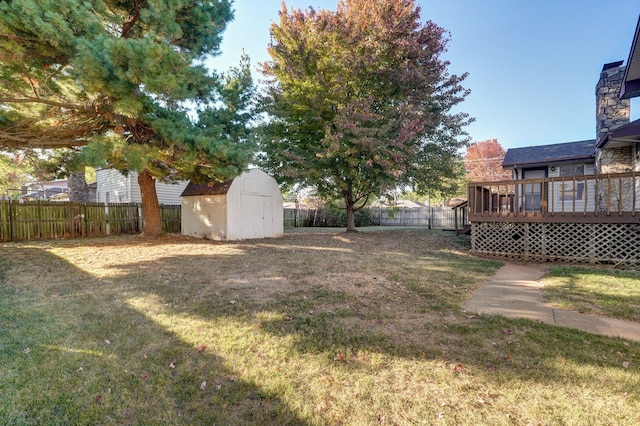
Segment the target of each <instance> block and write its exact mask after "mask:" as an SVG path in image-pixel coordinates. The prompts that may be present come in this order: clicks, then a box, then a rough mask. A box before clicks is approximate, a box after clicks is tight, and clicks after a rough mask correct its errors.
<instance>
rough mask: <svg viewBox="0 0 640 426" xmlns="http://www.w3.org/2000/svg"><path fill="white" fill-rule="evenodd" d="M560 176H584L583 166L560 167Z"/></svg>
mask: <svg viewBox="0 0 640 426" xmlns="http://www.w3.org/2000/svg"><path fill="white" fill-rule="evenodd" d="M560 176H584V164H570V165H568V166H560Z"/></svg>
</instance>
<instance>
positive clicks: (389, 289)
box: [0, 229, 640, 425]
mask: <svg viewBox="0 0 640 426" xmlns="http://www.w3.org/2000/svg"><path fill="white" fill-rule="evenodd" d="M467 247H468V242H467V241H466V240H464V239H460V238H456V237H454V236H452V235H451V234H446V233H443V232H440V231H427V230H424V229H411V230H399V229H393V230H383V231H379V230H377V231H376V232H370V231H365V232H360V233H357V234H345V233H343V232H337V231H335V230H324V232H318V231H317V230H316V232H314V233H309V234H305V233H302V232H300V231H297V232H289V233H287V234H286V236H285V237H284V238H283V239H278V240H260V241H249V242H240V243H229V244H223V243H215V242H211V241H199V240H193V239H189V238H183V237H168V238H165V239H161V240H159V241H157V242H155V243H150V242H148V241H145V240H140V239H138V238H134V237H117V238H110V239H91V240H81V241H80V240H77V241H56V242H51V241H49V242H42V243H28V244H27V243H25V244H6V245H4V246H3V247H2V248H1V250H0V270H4V275H3V276H2V281H0V330H2V333H1V334H0V424H12V425H42V424H47V425H68V424H73V425H93V424H107V425H109V424H113V425H121V424H136V425H137V424H139V425H164V424H175V425H181V424H184V425H194V424H219V425H227V424H228V425H341V424H342V425H376V424H392V425H420V424H426V425H431V424H436V425H438V424H442V425H479V424H486V425H512V424H524V425H527V424H531V425H538V424H540V425H542V424H551V425H554V424H637V422H638V416H639V415H640V402H639V401H640V388H639V387H638V383H639V379H640V368H639V366H640V344H639V343H637V342H631V341H624V340H622V339H614V338H608V337H602V336H595V335H590V334H588V333H584V332H580V331H577V330H571V329H564V328H559V327H553V326H550V325H546V324H541V323H538V322H534V321H528V320H511V319H506V318H503V317H491V316H477V317H473V316H472V315H470V313H468V312H464V311H462V308H461V306H462V304H463V302H464V300H465V299H466V298H467V297H468V295H469V294H470V293H471V292H472V291H473V290H474V289H475V288H477V286H479V285H480V284H481V283H482V282H483V281H484V280H486V279H487V278H488V277H490V276H491V275H492V274H493V273H494V272H495V270H496V269H497V268H498V267H499V263H497V262H494V261H487V260H482V259H477V258H474V257H472V256H470V255H469V254H468V252H467ZM3 265H4V266H3ZM623 363H625V364H624V365H623ZM204 382H206V386H203V383H204ZM201 386H202V388H201Z"/></svg>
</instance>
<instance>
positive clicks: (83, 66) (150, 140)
mask: <svg viewBox="0 0 640 426" xmlns="http://www.w3.org/2000/svg"><path fill="white" fill-rule="evenodd" d="M232 18H233V14H232V10H231V1H230V0H215V1H205V2H196V1H193V0H174V1H171V2H165V1H155V0H105V1H98V0H83V1H80V0H13V1H0V79H1V80H2V81H3V84H2V85H1V86H0V104H1V106H0V146H5V147H18V148H27V147H34V146H35V147H46V148H59V147H78V146H83V147H84V148H83V149H82V154H81V156H80V160H81V162H85V163H92V164H101V165H104V166H109V167H114V168H116V169H118V170H120V171H123V172H128V171H132V170H135V171H138V176H139V179H138V182H139V184H140V188H141V192H142V202H143V210H144V215H145V223H144V234H145V235H148V236H155V235H158V234H160V233H161V231H162V229H161V222H160V210H159V207H158V202H157V196H156V194H155V180H156V179H162V180H174V179H185V178H186V179H193V180H195V181H199V182H203V181H213V180H224V179H228V178H230V177H233V176H236V175H238V174H239V173H240V172H241V171H242V169H243V168H244V167H245V165H246V164H247V162H248V161H249V159H250V157H251V150H250V144H249V143H248V142H247V133H248V131H247V123H248V116H247V115H246V114H245V111H244V110H245V109H246V108H247V107H248V106H249V102H250V97H251V94H252V93H253V85H252V82H251V78H250V73H249V64H248V59H245V60H244V61H243V63H242V64H241V66H240V68H238V69H237V70H232V71H231V72H230V73H229V74H228V75H226V76H224V75H218V74H215V73H212V72H210V71H209V70H208V69H207V68H206V67H205V66H204V65H203V63H204V60H205V59H206V58H207V57H209V56H211V55H215V54H217V53H219V50H218V49H219V46H220V42H221V37H222V32H223V31H224V29H225V26H226V24H227V23H228V22H229V21H230V20H231V19H232ZM190 108H196V109H197V110H198V111H199V113H200V115H201V116H202V120H199V121H198V120H191V119H190V118H189V109H190ZM212 120H213V121H212ZM215 120H218V121H215ZM214 121H215V122H214Z"/></svg>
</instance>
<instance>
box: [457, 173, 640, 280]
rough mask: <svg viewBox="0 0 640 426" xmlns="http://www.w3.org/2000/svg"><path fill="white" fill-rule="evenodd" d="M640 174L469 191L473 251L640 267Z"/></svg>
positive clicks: (478, 185) (479, 186) (484, 185)
mask: <svg viewBox="0 0 640 426" xmlns="http://www.w3.org/2000/svg"><path fill="white" fill-rule="evenodd" d="M639 189H640V173H637V172H629V173H617V174H607V175H584V176H565V177H553V178H540V179H527V180H518V181H501V182H474V183H470V184H469V205H468V209H469V211H468V218H469V222H471V248H472V250H473V251H474V252H476V253H480V254H485V255H490V256H496V257H500V258H506V259H512V260H524V261H537V262H547V261H558V262H577V263H603V264H610V265H611V264H613V265H616V266H625V267H632V268H638V267H640V211H638V210H639V209H640V191H639Z"/></svg>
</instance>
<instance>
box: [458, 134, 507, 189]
mask: <svg viewBox="0 0 640 426" xmlns="http://www.w3.org/2000/svg"><path fill="white" fill-rule="evenodd" d="M506 153H507V152H506V151H505V150H504V148H502V145H500V143H499V142H498V140H497V139H488V140H486V141H481V142H474V143H473V144H471V145H470V146H469V147H468V148H467V153H466V155H465V156H464V164H465V168H466V169H467V178H468V179H469V180H471V181H499V180H509V179H511V171H510V170H505V169H503V168H502V161H503V160H504V156H505V154H506Z"/></svg>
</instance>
